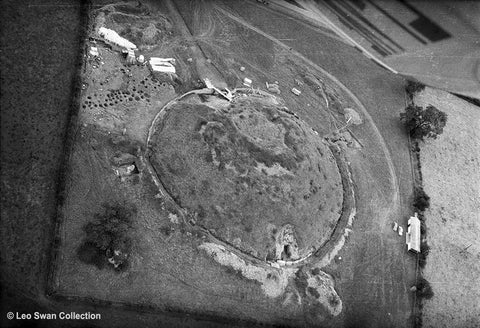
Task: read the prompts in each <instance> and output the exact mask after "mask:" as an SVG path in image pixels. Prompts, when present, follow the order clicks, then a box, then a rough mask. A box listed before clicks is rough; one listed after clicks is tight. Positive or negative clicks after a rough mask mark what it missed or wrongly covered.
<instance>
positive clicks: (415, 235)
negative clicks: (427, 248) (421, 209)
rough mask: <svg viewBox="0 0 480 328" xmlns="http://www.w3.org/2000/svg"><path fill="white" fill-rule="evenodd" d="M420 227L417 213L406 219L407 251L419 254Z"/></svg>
mask: <svg viewBox="0 0 480 328" xmlns="http://www.w3.org/2000/svg"><path fill="white" fill-rule="evenodd" d="M420 225H421V222H420V220H419V219H418V217H417V213H415V216H411V217H410V219H408V228H407V234H406V235H405V238H406V243H407V249H408V250H409V251H414V252H417V253H420V237H421V236H420V234H421V233H420Z"/></svg>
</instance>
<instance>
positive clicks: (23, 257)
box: [0, 1, 82, 319]
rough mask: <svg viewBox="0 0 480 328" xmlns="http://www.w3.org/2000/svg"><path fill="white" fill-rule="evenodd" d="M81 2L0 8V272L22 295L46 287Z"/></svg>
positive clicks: (76, 60) (75, 65)
mask: <svg viewBox="0 0 480 328" xmlns="http://www.w3.org/2000/svg"><path fill="white" fill-rule="evenodd" d="M81 6H82V4H81V3H77V2H76V3H72V2H71V1H48V2H47V1H23V2H21V3H19V2H16V1H4V2H2V6H1V7H2V9H1V10H0V11H1V19H0V20H1V25H2V26H1V27H2V28H1V29H2V33H1V48H2V52H1V55H0V56H1V70H2V77H1V100H0V101H1V108H2V111H1V134H2V136H1V145H2V147H1V162H2V173H1V174H2V181H1V182H2V196H1V197H2V207H1V214H2V215H1V216H2V220H1V229H0V230H1V238H0V240H1V246H0V247H1V249H2V262H1V271H2V278H3V286H5V287H6V288H7V286H8V289H10V288H11V290H12V291H13V293H14V294H16V295H18V296H19V297H20V295H21V294H28V295H31V296H35V295H38V294H41V293H42V292H43V289H44V287H45V285H44V279H45V266H46V264H47V259H48V256H47V254H48V250H49V247H50V243H51V230H52V226H53V220H54V217H55V211H56V193H57V191H58V190H57V183H58V177H59V172H60V166H61V162H62V158H63V154H64V139H65V134H66V128H67V124H68V119H69V114H70V112H71V110H72V97H73V86H74V81H75V78H76V74H77V70H78V65H79V58H78V54H79V50H80V46H81V43H80V42H81V39H80V35H81V33H80V32H81V26H80V23H81V21H82V17H81ZM53 8H55V10H52V9H53ZM52 22H54V23H52ZM2 319H3V318H2Z"/></svg>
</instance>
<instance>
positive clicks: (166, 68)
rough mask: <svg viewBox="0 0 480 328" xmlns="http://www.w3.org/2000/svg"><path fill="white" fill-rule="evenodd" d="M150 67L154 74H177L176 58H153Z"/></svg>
mask: <svg viewBox="0 0 480 328" xmlns="http://www.w3.org/2000/svg"><path fill="white" fill-rule="evenodd" d="M149 64H150V67H151V68H152V71H154V72H161V73H171V74H175V73H176V69H175V66H174V64H175V59H174V58H158V57H151V58H150V61H149Z"/></svg>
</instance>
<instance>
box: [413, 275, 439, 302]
mask: <svg viewBox="0 0 480 328" xmlns="http://www.w3.org/2000/svg"><path fill="white" fill-rule="evenodd" d="M415 287H417V290H416V293H417V297H419V298H425V299H430V298H432V297H433V295H434V293H433V290H432V286H430V283H429V282H428V281H427V279H425V278H420V279H419V280H418V281H417V285H416V286H415Z"/></svg>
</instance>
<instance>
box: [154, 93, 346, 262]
mask: <svg viewBox="0 0 480 328" xmlns="http://www.w3.org/2000/svg"><path fill="white" fill-rule="evenodd" d="M214 107H217V106H213V105H211V106H209V105H208V103H205V104H202V103H201V102H200V101H198V102H192V101H188V102H187V101H178V102H174V103H172V104H170V105H169V106H168V107H167V108H165V109H164V114H163V116H162V119H161V120H158V121H157V122H156V123H155V124H156V125H155V126H154V129H155V130H154V133H153V134H152V137H151V144H150V153H149V161H150V163H151V164H152V166H153V168H154V169H155V171H156V174H157V175H158V177H159V179H160V180H161V182H162V184H163V186H164V188H165V189H166V191H167V192H168V193H169V194H170V196H171V197H172V198H173V199H174V200H175V202H177V204H178V205H179V206H181V207H182V208H184V209H185V210H187V211H189V212H190V213H194V214H195V216H196V224H197V225H200V226H202V227H204V228H205V229H208V230H209V231H210V232H211V233H212V234H213V235H215V236H216V237H217V238H219V239H221V240H223V241H225V242H227V243H229V244H231V245H233V246H235V247H236V248H238V249H240V250H241V251H243V252H246V253H248V254H250V255H253V256H255V257H257V258H259V259H264V260H265V259H266V260H296V259H299V258H302V257H304V256H306V255H308V254H309V253H310V252H311V251H313V250H315V249H317V248H318V247H320V246H321V245H322V244H323V243H324V242H325V241H327V240H328V239H329V238H330V235H331V233H332V231H333V230H334V228H335V226H336V223H337V220H338V218H339V217H340V214H341V210H342V202H343V189H342V179H341V176H340V173H339V170H338V167H337V164H336V162H335V158H334V156H333V155H332V153H331V151H330V149H329V147H328V145H327V144H326V143H325V141H323V140H322V139H321V138H320V137H319V136H318V134H317V133H316V132H315V131H313V130H312V129H311V128H310V127H309V126H308V125H307V124H306V123H305V122H304V121H302V120H300V119H299V118H297V117H296V116H294V115H292V114H291V113H289V112H287V111H285V110H284V109H283V108H281V107H279V105H278V104H276V103H275V102H273V101H271V99H270V98H269V97H267V96H265V97H262V96H258V95H257V96H255V97H253V96H241V97H237V98H235V99H234V101H233V102H231V103H230V104H229V105H228V106H221V108H220V107H219V108H214Z"/></svg>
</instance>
